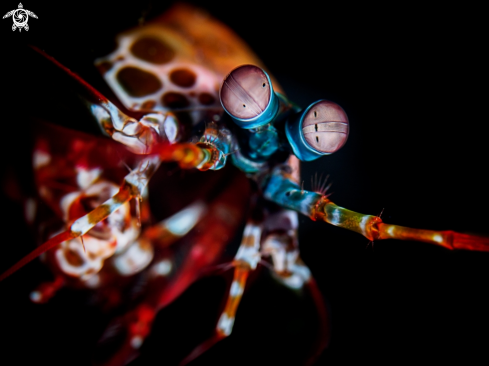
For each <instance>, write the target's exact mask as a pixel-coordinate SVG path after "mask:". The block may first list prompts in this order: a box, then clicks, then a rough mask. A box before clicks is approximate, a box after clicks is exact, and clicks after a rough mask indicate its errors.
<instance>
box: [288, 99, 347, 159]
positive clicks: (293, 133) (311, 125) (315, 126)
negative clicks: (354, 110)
mask: <svg viewBox="0 0 489 366" xmlns="http://www.w3.org/2000/svg"><path fill="white" fill-rule="evenodd" d="M349 132H350V126H349V123H348V116H347V115H346V113H345V111H344V110H343V108H341V107H340V106H339V105H338V104H336V103H334V102H331V101H329V100H319V101H317V102H315V103H312V104H311V105H310V106H309V107H307V108H306V109H305V110H304V111H303V112H302V113H300V114H298V115H296V116H295V117H293V118H290V119H289V120H287V122H286V123H285V133H286V135H287V140H288V141H289V143H290V146H291V147H292V151H293V152H294V154H295V156H297V157H298V158H299V159H300V160H302V161H311V160H315V159H317V158H320V157H321V156H324V155H329V154H332V153H334V152H335V151H338V150H339V149H340V148H341V147H342V146H343V145H344V144H345V142H346V140H347V139H348V134H349Z"/></svg>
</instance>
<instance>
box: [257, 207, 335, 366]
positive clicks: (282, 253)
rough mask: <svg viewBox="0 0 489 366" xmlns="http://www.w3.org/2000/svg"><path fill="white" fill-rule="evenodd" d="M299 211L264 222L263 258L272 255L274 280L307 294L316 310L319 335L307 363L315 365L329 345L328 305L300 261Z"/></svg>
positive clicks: (283, 214) (287, 212) (276, 214)
mask: <svg viewBox="0 0 489 366" xmlns="http://www.w3.org/2000/svg"><path fill="white" fill-rule="evenodd" d="M298 226H299V221H298V217H297V212H294V211H291V210H280V211H278V212H277V213H275V214H274V215H272V216H270V217H269V218H268V219H267V220H266V221H265V223H264V230H265V233H264V239H263V241H262V245H261V254H262V257H264V258H266V257H267V256H270V258H271V260H272V265H273V273H274V275H275V277H276V278H277V279H278V280H279V281H280V282H281V283H282V284H283V285H285V286H287V287H288V288H290V289H292V290H294V291H300V292H301V293H303V294H304V293H305V294H307V295H308V296H309V297H310V298H311V299H312V301H313V302H314V306H315V308H316V313H317V316H318V319H319V327H318V334H317V337H315V339H316V341H315V342H314V343H315V344H313V345H311V352H310V356H309V359H308V360H307V364H308V365H310V364H313V363H314V362H315V361H316V359H317V357H318V356H319V355H320V354H321V352H322V351H323V350H324V348H326V346H327V345H328V343H329V319H328V314H327V312H326V305H325V303H324V300H323V297H322V295H321V293H320V291H319V288H318V286H317V284H316V282H315V280H314V278H313V277H312V275H311V271H310V270H309V268H308V267H307V266H306V265H305V263H304V262H303V261H302V259H301V258H300V253H299V245H298V239H297V230H298Z"/></svg>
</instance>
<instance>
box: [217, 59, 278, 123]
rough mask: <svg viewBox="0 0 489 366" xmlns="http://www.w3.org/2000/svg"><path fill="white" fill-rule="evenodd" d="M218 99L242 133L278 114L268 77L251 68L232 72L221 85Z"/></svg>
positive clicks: (247, 66)
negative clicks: (241, 129) (242, 130)
mask: <svg viewBox="0 0 489 366" xmlns="http://www.w3.org/2000/svg"><path fill="white" fill-rule="evenodd" d="M220 98H221V104H222V107H223V108H224V110H225V111H226V112H227V113H228V114H229V115H230V116H231V118H232V119H233V121H234V122H235V123H236V124H237V125H238V126H240V127H241V128H244V129H250V128H256V127H259V126H263V125H266V124H267V123H270V122H271V121H272V120H273V119H274V118H275V117H276V115H277V113H278V111H279V101H278V97H277V96H276V95H275V93H274V91H273V86H272V82H271V81H270V77H269V76H268V74H267V73H266V72H265V71H263V70H262V69H260V68H259V67H257V66H253V65H242V66H240V67H238V68H236V69H234V70H233V71H231V73H230V74H229V75H228V76H227V77H226V78H225V79H224V81H223V83H222V86H221V91H220Z"/></svg>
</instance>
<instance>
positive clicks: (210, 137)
mask: <svg viewBox="0 0 489 366" xmlns="http://www.w3.org/2000/svg"><path fill="white" fill-rule="evenodd" d="M200 142H203V143H206V144H210V145H212V146H214V147H215V148H216V149H217V150H218V151H219V160H218V161H217V162H216V164H215V165H214V166H213V167H212V168H210V169H211V170H219V169H222V168H224V166H225V165H226V160H227V156H228V155H229V153H230V151H231V143H232V135H231V132H230V131H229V130H227V129H225V128H220V129H218V128H217V126H215V125H214V124H212V123H211V124H210V125H209V126H208V128H206V130H205V131H204V135H203V136H202V137H201V139H200Z"/></svg>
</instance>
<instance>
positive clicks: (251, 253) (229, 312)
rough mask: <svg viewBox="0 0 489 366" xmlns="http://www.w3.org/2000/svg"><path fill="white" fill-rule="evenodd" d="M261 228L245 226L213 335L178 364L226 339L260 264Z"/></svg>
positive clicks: (188, 360)
mask: <svg viewBox="0 0 489 366" xmlns="http://www.w3.org/2000/svg"><path fill="white" fill-rule="evenodd" d="M261 233H262V228H261V226H259V225H257V224H256V223H253V222H248V223H247V224H246V227H245V230H244V233H243V239H242V240H241V245H240V247H239V249H238V252H237V253H236V256H235V257H234V261H233V263H232V265H233V266H234V276H233V281H232V282H231V287H230V289H229V294H228V297H227V300H226V305H225V306H224V310H223V312H222V314H221V316H220V318H219V320H218V322H217V326H216V330H215V333H214V335H213V336H212V337H211V338H209V339H208V340H206V341H205V342H204V343H202V344H201V345H199V346H198V347H197V348H195V349H194V350H193V351H192V353H190V354H189V355H188V356H187V357H186V358H185V359H184V360H183V361H182V362H181V363H180V364H181V365H185V364H187V363H188V362H190V361H192V360H193V359H195V358H197V357H199V356H200V355H201V354H202V353H204V352H205V351H207V350H208V349H209V348H211V347H212V346H213V345H214V344H216V343H217V342H219V341H220V340H221V339H223V338H226V337H228V336H229V335H230V334H231V332H232V330H233V325H234V320H235V317H236V312H237V309H238V306H239V303H240V301H241V298H242V296H243V293H244V289H245V287H246V280H247V279H248V275H249V273H250V271H252V270H255V269H256V267H257V265H258V263H259V262H260V259H261V255H260V251H259V249H260V239H261Z"/></svg>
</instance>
